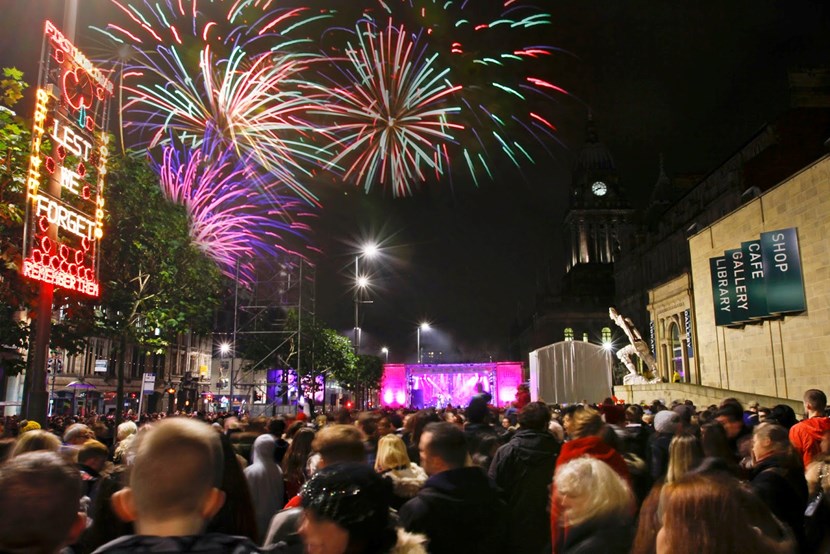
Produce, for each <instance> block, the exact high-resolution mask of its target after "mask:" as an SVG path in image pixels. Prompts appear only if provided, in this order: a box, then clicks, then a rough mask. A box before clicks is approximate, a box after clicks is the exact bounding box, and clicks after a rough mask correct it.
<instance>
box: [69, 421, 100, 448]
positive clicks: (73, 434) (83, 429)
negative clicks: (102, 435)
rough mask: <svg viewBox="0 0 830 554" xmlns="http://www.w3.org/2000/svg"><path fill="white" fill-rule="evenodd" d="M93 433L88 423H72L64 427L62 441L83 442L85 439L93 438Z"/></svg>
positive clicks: (70, 442)
mask: <svg viewBox="0 0 830 554" xmlns="http://www.w3.org/2000/svg"><path fill="white" fill-rule="evenodd" d="M94 438H95V433H93V432H92V429H90V428H89V426H88V425H84V424H83V423H73V424H72V425H70V426H69V427H67V428H66V431H65V432H64V434H63V442H64V443H66V444H83V443H85V442H86V441H87V439H94Z"/></svg>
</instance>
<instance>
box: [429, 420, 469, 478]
mask: <svg viewBox="0 0 830 554" xmlns="http://www.w3.org/2000/svg"><path fill="white" fill-rule="evenodd" d="M426 434H429V435H430V437H429V442H428V445H427V450H428V451H429V453H430V455H432V456H437V457H438V458H440V459H441V460H443V461H444V463H445V464H447V466H448V467H450V468H459V467H464V465H465V464H466V462H467V439H466V437H465V436H464V431H462V430H461V429H459V427H458V426H457V425H453V424H452V423H447V422H445V421H441V422H434V423H430V424H428V425H427V426H426V427H424V435H426Z"/></svg>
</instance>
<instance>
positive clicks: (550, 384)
mask: <svg viewBox="0 0 830 554" xmlns="http://www.w3.org/2000/svg"><path fill="white" fill-rule="evenodd" d="M612 363H613V360H612V355H611V352H610V351H609V350H606V349H605V348H603V347H602V346H598V345H596V344H591V343H589V342H582V341H563V342H557V343H554V344H550V345H548V346H543V347H542V348H539V349H538V350H534V351H533V352H531V353H530V396H531V398H532V399H533V400H542V401H543V402H547V403H557V404H565V403H569V404H570V403H574V402H582V401H583V400H587V401H588V402H589V403H594V402H602V401H603V400H604V399H605V398H607V397H609V396H611V394H612V392H611V386H612V383H611V366H612Z"/></svg>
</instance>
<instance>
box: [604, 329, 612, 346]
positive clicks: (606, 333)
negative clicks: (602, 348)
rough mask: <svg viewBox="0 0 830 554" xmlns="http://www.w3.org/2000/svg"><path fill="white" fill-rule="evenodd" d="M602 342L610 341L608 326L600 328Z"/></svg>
mask: <svg viewBox="0 0 830 554" xmlns="http://www.w3.org/2000/svg"><path fill="white" fill-rule="evenodd" d="M602 342H603V343H606V342H611V328H610V327H603V328H602Z"/></svg>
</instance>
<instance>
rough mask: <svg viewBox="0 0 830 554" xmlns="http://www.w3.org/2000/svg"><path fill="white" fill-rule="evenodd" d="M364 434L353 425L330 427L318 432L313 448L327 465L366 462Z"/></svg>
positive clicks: (312, 444)
mask: <svg viewBox="0 0 830 554" xmlns="http://www.w3.org/2000/svg"><path fill="white" fill-rule="evenodd" d="M363 439H364V436H363V433H361V432H360V430H359V429H358V428H357V427H355V426H353V425H330V426H328V427H324V428H322V429H320V430H319V431H318V432H317V435H316V436H315V437H314V441H313V442H312V443H311V448H312V449H313V450H314V451H316V452H318V453H319V454H320V457H321V458H322V461H323V462H324V463H325V465H331V464H336V463H340V462H364V463H365V462H366V448H365V447H364V446H363Z"/></svg>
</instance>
